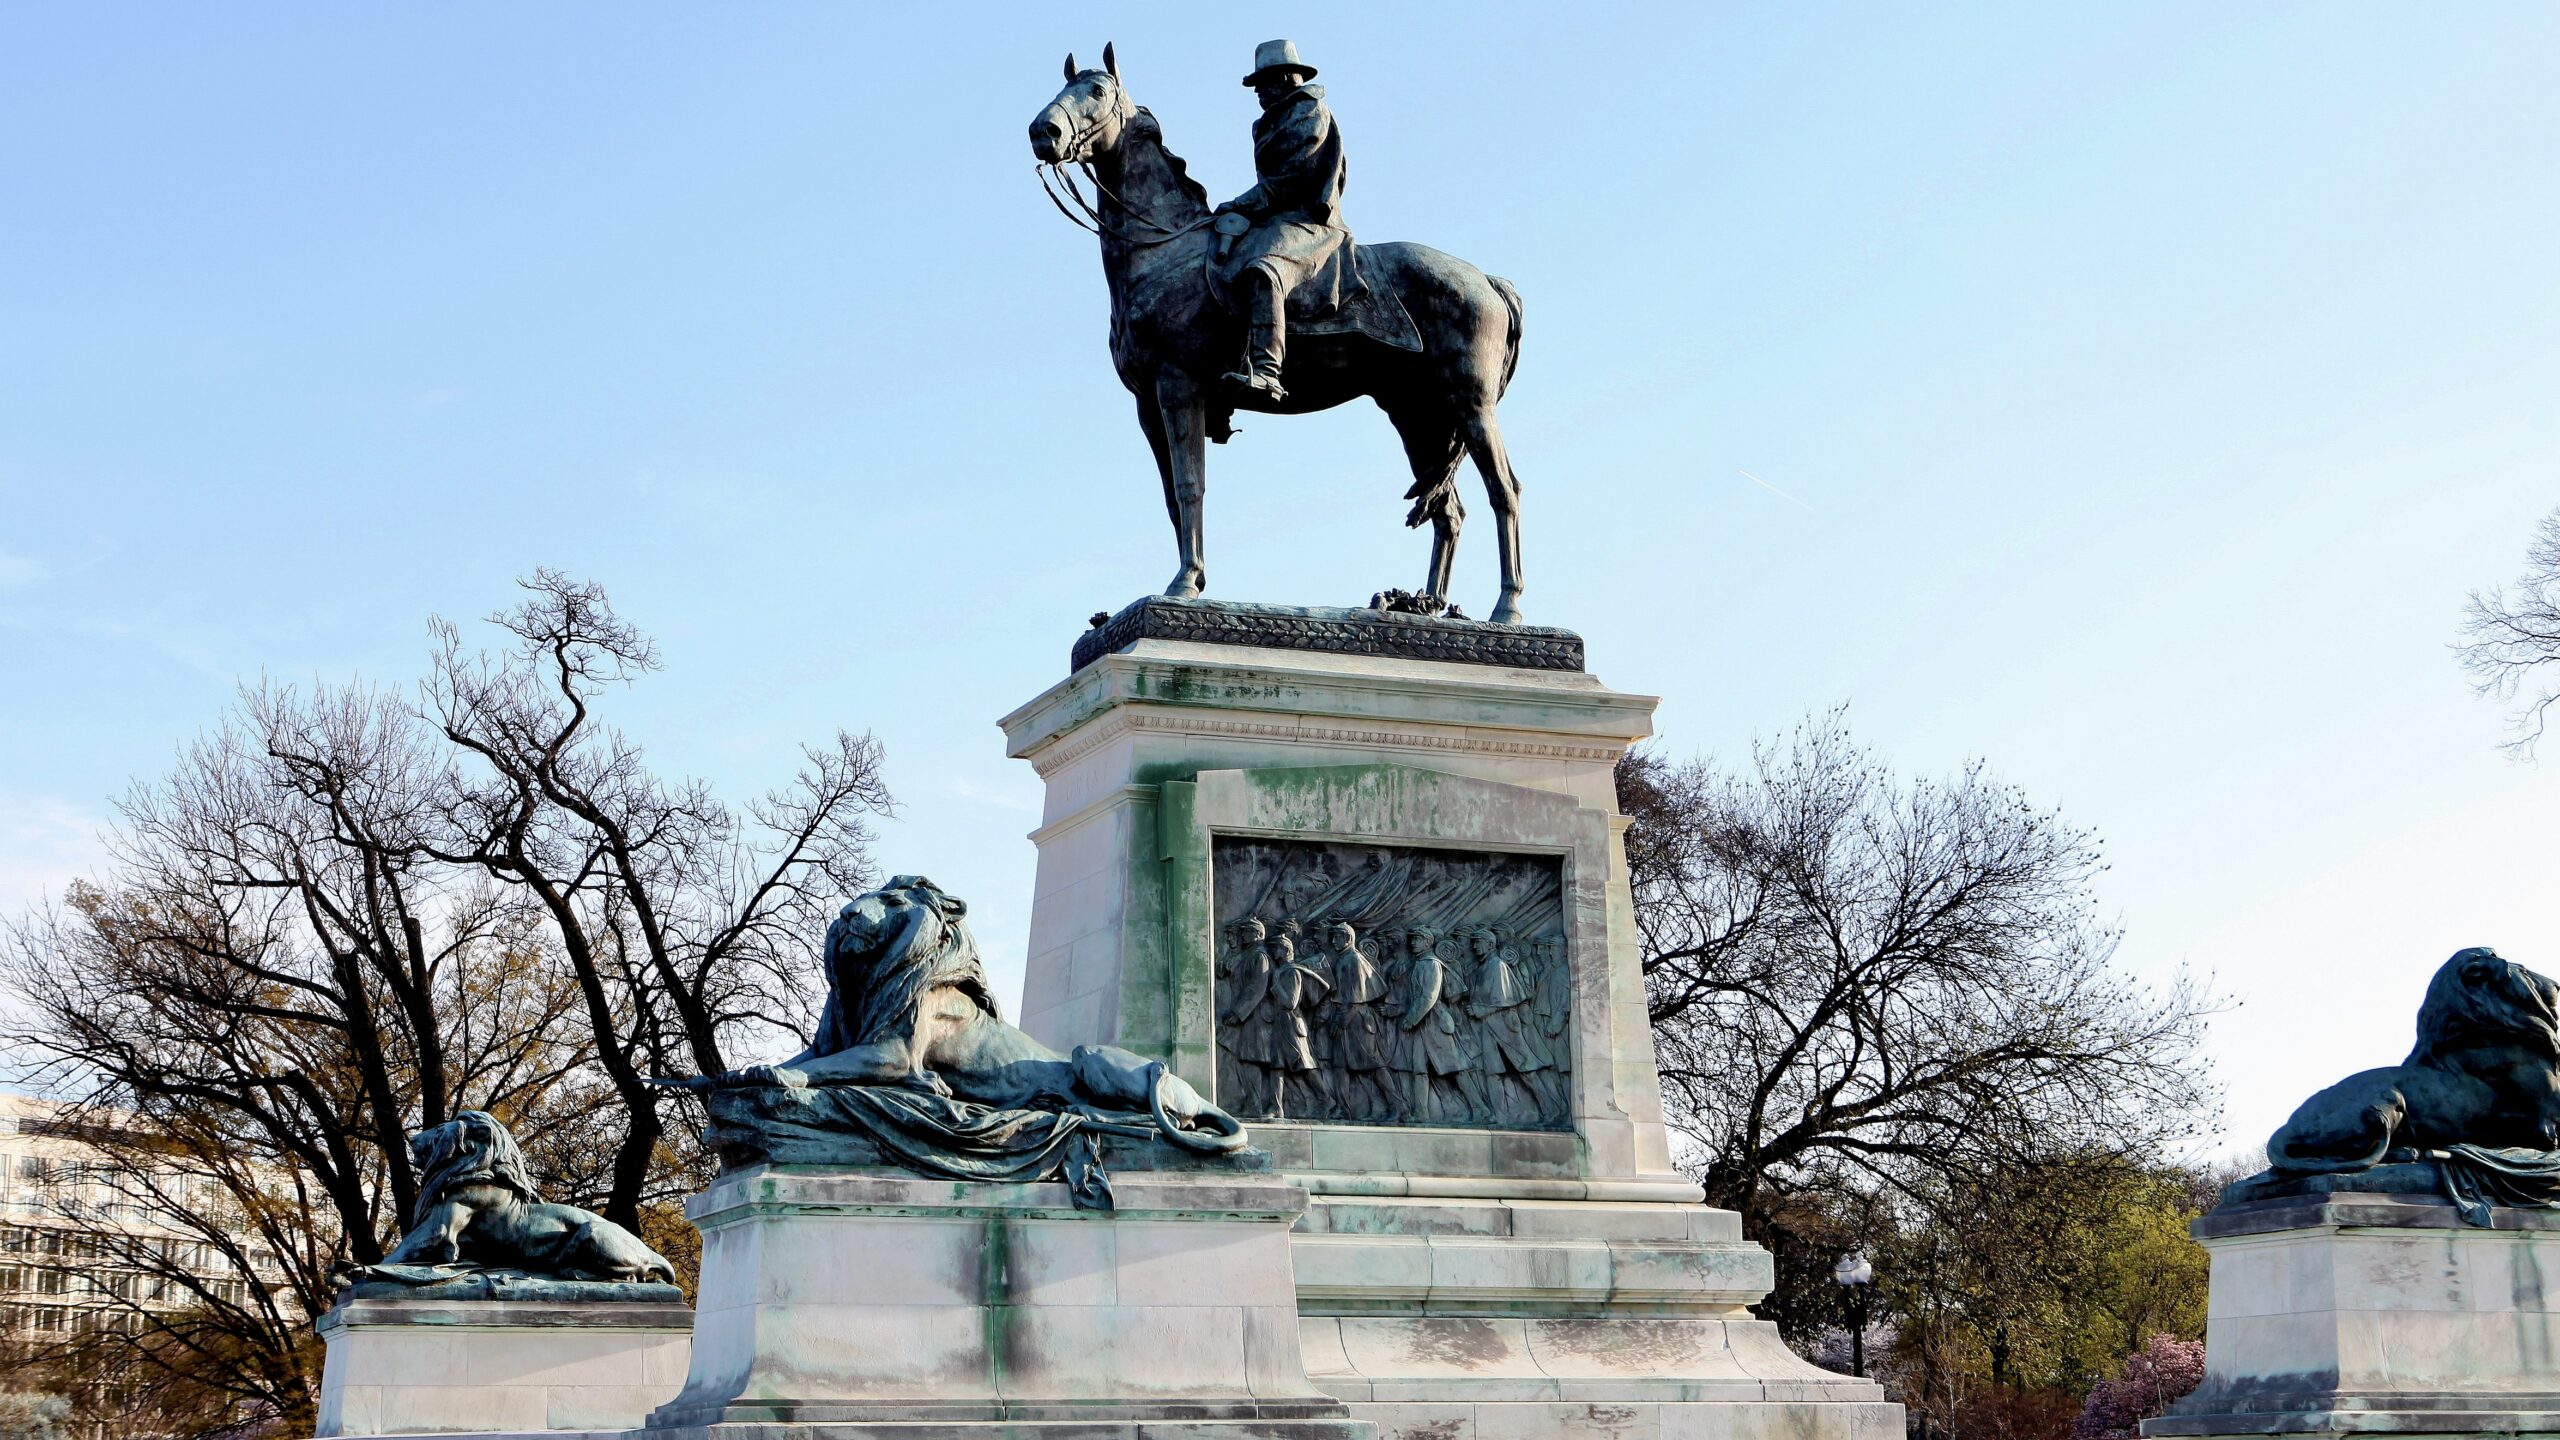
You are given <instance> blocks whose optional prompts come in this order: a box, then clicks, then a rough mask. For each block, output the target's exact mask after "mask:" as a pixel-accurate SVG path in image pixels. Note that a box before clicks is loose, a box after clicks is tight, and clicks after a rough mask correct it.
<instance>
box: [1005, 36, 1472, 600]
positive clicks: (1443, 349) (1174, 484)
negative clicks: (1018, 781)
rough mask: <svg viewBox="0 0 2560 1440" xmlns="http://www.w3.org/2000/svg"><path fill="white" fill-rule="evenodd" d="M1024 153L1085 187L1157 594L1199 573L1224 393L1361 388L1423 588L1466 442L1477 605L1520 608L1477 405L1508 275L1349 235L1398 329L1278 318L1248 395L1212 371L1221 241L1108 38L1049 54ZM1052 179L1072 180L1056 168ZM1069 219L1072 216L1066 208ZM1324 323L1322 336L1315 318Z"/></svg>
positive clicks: (1335, 393)
mask: <svg viewBox="0 0 2560 1440" xmlns="http://www.w3.org/2000/svg"><path fill="white" fill-rule="evenodd" d="M1031 151H1032V154H1033V155H1034V156H1035V157H1036V158H1037V159H1038V160H1039V161H1040V162H1041V164H1042V165H1044V166H1046V167H1049V172H1048V173H1056V174H1063V173H1064V170H1065V167H1067V166H1080V167H1082V168H1083V170H1084V172H1085V174H1086V175H1087V176H1088V177H1089V178H1090V179H1091V181H1092V183H1093V185H1094V188H1095V190H1096V191H1097V192H1098V196H1097V199H1096V200H1094V201H1092V202H1081V201H1080V205H1081V208H1083V209H1084V210H1085V211H1086V217H1085V220H1086V222H1089V223H1086V228H1088V229H1090V230H1093V231H1095V232H1096V233H1097V234H1098V236H1099V237H1100V239H1101V242H1102V269H1103V275H1104V278H1105V279H1106V280H1108V281H1109V283H1110V287H1111V359H1112V364H1113V365H1114V367H1115V368H1117V369H1118V370H1119V372H1120V382H1121V383H1122V384H1124V385H1126V386H1128V387H1129V391H1130V393H1131V394H1132V395H1135V396H1136V397H1137V401H1138V425H1139V428H1140V429H1141V430H1143V431H1144V432H1145V433H1146V437H1147V446H1148V448H1149V449H1151V450H1153V451H1154V452H1155V459H1156V471H1157V474H1158V476H1159V478H1161V479H1162V481H1163V483H1164V502H1165V510H1166V512H1167V513H1168V514H1169V515H1170V516H1171V518H1172V520H1173V534H1174V543H1175V546H1176V548H1177V549H1178V551H1179V552H1180V556H1181V568H1180V569H1178V570H1176V571H1175V572H1174V576H1173V582H1172V583H1171V584H1169V585H1167V586H1165V589H1164V593H1165V594H1167V595H1169V596H1173V597H1176V598H1181V599H1188V598H1190V597H1193V596H1196V595H1198V594H1200V592H1201V589H1202V587H1203V586H1204V585H1205V584H1206V583H1207V569H1206V566H1207V543H1206V540H1205V538H1204V536H1203V533H1202V523H1201V508H1202V503H1203V501H1204V498H1205V496H1206V494H1207V489H1208V469H1207V460H1206V457H1205V453H1204V451H1203V449H1202V443H1203V442H1204V441H1208V440H1216V441H1221V442H1223V441H1224V440H1226V438H1227V436H1228V434H1229V424H1228V422H1229V419H1230V417H1231V416H1232V414H1233V412H1234V411H1235V410H1236V409H1237V408H1239V407H1242V408H1249V409H1257V410H1270V411H1274V412H1277V413H1284V414H1305V413H1308V412H1311V411H1316V410H1328V409H1331V408H1332V407H1334V406H1336V405H1340V404H1343V403H1345V402H1346V401H1350V400H1354V399H1357V398H1359V397H1360V396H1363V395H1366V396H1368V397H1369V398H1370V399H1372V400H1375V401H1377V402H1378V408H1380V409H1382V410H1384V411H1386V412H1387V418H1388V419H1389V420H1390V421H1392V422H1394V424H1395V427H1396V433H1397V434H1398V435H1399V436H1401V437H1403V440H1404V451H1405V459H1406V461H1407V463H1408V464H1410V465H1411V466H1412V468H1413V488H1412V489H1410V490H1408V491H1406V492H1405V495H1406V498H1407V499H1409V500H1411V501H1412V502H1413V508H1412V510H1411V512H1410V513H1408V514H1407V515H1406V516H1405V524H1407V525H1408V526H1418V525H1420V524H1422V523H1423V522H1424V521H1426V520H1428V521H1429V522H1431V568H1430V573H1429V576H1428V578H1427V579H1426V580H1425V581H1424V585H1423V590H1424V594H1425V595H1426V596H1427V597H1430V598H1431V599H1434V600H1439V601H1445V600H1446V599H1447V597H1448V594H1449V571H1450V567H1451V566H1452V565H1453V564H1454V563H1455V561H1456V559H1457V546H1458V526H1459V524H1460V522H1461V521H1462V520H1463V519H1464V518H1465V513H1466V512H1465V509H1464V507H1463V506H1461V505H1460V504H1459V502H1458V488H1457V473H1458V466H1459V463H1460V462H1461V461H1462V460H1464V459H1466V458H1467V457H1469V456H1473V457H1474V459H1475V463H1476V468H1477V470H1478V471H1480V472H1481V473H1482V474H1483V476H1484V485H1485V494H1486V496H1487V498H1488V499H1489V500H1490V502H1491V503H1492V506H1493V514H1494V524H1495V527H1496V535H1497V539H1498V540H1499V543H1500V547H1501V552H1502V557H1501V558H1502V595H1501V599H1500V600H1499V602H1498V603H1496V604H1495V606H1494V608H1493V611H1492V613H1491V614H1490V615H1488V616H1487V617H1486V618H1487V619H1489V620H1492V621H1494V622H1495V623H1498V624H1506V625H1517V624H1519V623H1521V612H1520V584H1521V581H1520V484H1519V481H1518V479H1517V478H1516V477H1515V476H1514V475H1513V473H1512V469H1511V461H1510V458H1509V457H1508V456H1507V455H1506V454H1505V453H1504V452H1503V448H1502V430H1501V427H1500V426H1499V425H1497V424H1496V423H1495V420H1494V405H1495V403H1496V402H1497V401H1499V400H1500V399H1501V398H1502V392H1503V390H1504V389H1505V388H1506V387H1507V386H1509V385H1510V383H1511V374H1512V371H1513V370H1514V369H1515V368H1516V367H1517V366H1518V364H1519V361H1520V294H1519V292H1518V291H1516V290H1514V289H1512V288H1511V284H1510V282H1508V281H1505V280H1501V279H1497V278H1495V277H1494V276H1491V275H1487V274H1485V273H1484V272H1483V271H1481V270H1478V269H1477V268H1475V267H1474V266H1472V265H1469V264H1468V263H1467V262H1465V261H1463V260H1460V259H1458V258H1456V257H1455V256H1451V255H1445V254H1442V253H1441V252H1440V251H1437V250H1434V249H1431V248H1430V247H1428V246H1424V245H1413V244H1406V243H1402V242H1390V243H1387V244H1381V245H1355V246H1352V247H1350V248H1351V249H1352V255H1351V262H1352V264H1353V266H1354V267H1355V273H1356V274H1357V275H1358V276H1359V277H1360V279H1361V281H1362V282H1363V284H1364V285H1365V287H1367V289H1368V290H1370V291H1373V292H1375V298H1376V300H1377V301H1378V302H1379V303H1377V304H1376V305H1375V306H1373V307H1372V308H1373V309H1375V310H1377V311H1382V312H1386V313H1388V314H1391V315H1392V313H1393V311H1392V307H1393V306H1396V305H1400V306H1401V307H1402V311H1403V316H1397V317H1395V324H1394V328H1395V329H1397V330H1402V331H1405V332H1407V336H1409V337H1410V338H1409V339H1408V338H1407V336H1398V337H1395V338H1396V339H1406V341H1407V343H1395V339H1382V338H1380V334H1381V333H1383V332H1384V329H1385V327H1381V326H1367V327H1362V326H1356V325H1354V326H1342V325H1336V326H1331V327H1321V326H1320V327H1317V328H1316V329H1315V330H1311V329H1310V328H1309V327H1307V326H1305V325H1302V324H1299V323H1297V322H1296V321H1295V320H1294V319H1293V321H1292V325H1291V335H1292V339H1291V342H1290V344H1289V347H1288V354H1287V360H1286V368H1285V370H1284V372H1283V378H1284V381H1285V388H1286V390H1287V398H1286V399H1285V400H1282V401H1280V402H1278V403H1277V404H1266V403H1263V402H1262V401H1261V400H1260V399H1258V398H1257V397H1255V396H1253V395H1251V394H1240V393H1238V392H1236V391H1235V390H1233V389H1232V388H1230V387H1227V386H1225V385H1223V384H1222V383H1221V381H1220V379H1219V377H1220V376H1221V375H1223V374H1224V373H1226V372H1228V371H1231V370H1234V369H1235V368H1236V367H1237V357H1238V356H1239V355H1240V354H1241V353H1242V352H1243V348H1244V322H1243V320H1242V319H1241V318H1240V317H1238V316H1237V315H1235V314H1233V313H1230V312H1229V310H1228V309H1227V308H1226V306H1225V305H1224V304H1223V303H1222V302H1221V300H1220V298H1219V296H1218V294H1217V293H1216V291H1215V287H1214V285H1213V282H1212V281H1211V278H1210V274H1211V269H1212V262H1213V260H1214V259H1215V258H1216V255H1217V247H1218V246H1219V244H1220V242H1221V236H1220V234H1219V233H1218V227H1217V226H1216V225H1214V224H1213V221H1214V220H1216V219H1217V217H1215V216H1213V215H1212V214H1211V211H1210V206H1209V198H1208V195H1207V193H1206V192H1205V191H1203V190H1202V188H1201V186H1200V183H1199V182H1198V181H1196V180H1193V179H1192V178H1191V177H1190V174H1189V172H1188V171H1187V170H1186V169H1185V168H1184V165H1183V162H1182V159H1181V157H1179V156H1177V155H1175V154H1174V153H1173V152H1172V151H1170V150H1168V149H1166V148H1165V143H1164V131H1163V129H1162V128H1161V127H1160V126H1158V125H1157V123H1156V118H1155V117H1154V116H1153V115H1151V114H1149V113H1147V111H1146V109H1145V108H1144V107H1143V106H1140V105H1138V104H1137V103H1136V102H1134V101H1132V100H1131V99H1130V98H1129V92H1128V90H1127V88H1126V87H1124V86H1123V85H1122V84H1121V83H1120V66H1119V61H1118V58H1117V57H1116V56H1115V55H1114V54H1113V52H1112V48H1111V47H1110V46H1108V45H1106V46H1104V47H1103V49H1102V68H1101V69H1099V70H1080V69H1078V68H1077V67H1076V59H1075V56H1073V55H1069V56H1068V57H1067V64H1066V87H1065V88H1064V89H1062V90H1060V91H1059V92H1058V95H1057V98H1056V99H1054V100H1051V101H1050V102H1049V103H1048V104H1047V105H1044V106H1042V107H1041V109H1040V113H1039V114H1038V115H1037V116H1035V117H1034V118H1033V119H1032V122H1031ZM1069 190H1070V193H1075V192H1074V189H1073V185H1072V182H1071V181H1070V182H1069ZM1051 198H1052V199H1053V200H1055V199H1056V196H1055V194H1054V192H1053V194H1052V197H1051ZM1060 208H1061V209H1062V210H1063V209H1065V208H1066V207H1065V205H1064V203H1063V202H1061V203H1060ZM1069 218H1076V217H1075V215H1074V213H1073V212H1069ZM1405 316H1409V317H1410V320H1409V321H1408V320H1405V319H1404V318H1403V317H1405ZM1328 328H1329V329H1331V330H1332V331H1333V333H1318V332H1319V331H1321V330H1324V329H1328ZM1409 344H1418V348H1408V345H1409Z"/></svg>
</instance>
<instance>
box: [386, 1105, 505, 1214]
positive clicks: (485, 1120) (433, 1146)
mask: <svg viewBox="0 0 2560 1440" xmlns="http://www.w3.org/2000/svg"><path fill="white" fill-rule="evenodd" d="M409 1155H410V1158H411V1160H412V1161H413V1162H414V1163H415V1164H416V1166H417V1169H418V1172H419V1181H418V1207H417V1214H416V1215H415V1216H413V1217H412V1218H411V1223H412V1224H420V1223H424V1220H425V1217H426V1213H427V1211H428V1209H429V1208H430V1207H432V1206H435V1205H437V1204H439V1203H441V1202H442V1201H443V1200H444V1198H445V1196H447V1195H449V1194H451V1193H452V1192H453V1191H454V1190H456V1189H459V1188H460V1187H462V1186H465V1185H502V1186H505V1187H506V1188H507V1189H510V1190H513V1191H514V1192H516V1194H517V1195H518V1196H519V1197H521V1198H523V1199H525V1200H528V1201H529V1200H532V1199H533V1198H534V1193H533V1177H532V1176H530V1175H528V1174H527V1173H526V1172H525V1168H524V1152H523V1151H522V1150H520V1149H518V1148H516V1140H515V1137H514V1136H513V1135H510V1134H508V1133H507V1127H506V1126H504V1125H501V1124H499V1123H498V1121H497V1118H496V1117H495V1116H492V1115H490V1114H489V1113H488V1112H487V1111H485V1110H465V1111H463V1112H462V1113H461V1114H459V1115H456V1116H454V1117H453V1118H452V1119H450V1120H447V1121H446V1122H444V1123H443V1124H441V1125H438V1126H434V1127H433V1128H430V1129H426V1130H421V1131H419V1132H418V1133H417V1134H416V1135H414V1136H412V1137H410V1140H409Z"/></svg>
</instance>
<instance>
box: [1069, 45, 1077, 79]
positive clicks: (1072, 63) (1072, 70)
mask: <svg viewBox="0 0 2560 1440" xmlns="http://www.w3.org/2000/svg"><path fill="white" fill-rule="evenodd" d="M1067 78H1068V79H1070V80H1073V79H1074V78H1076V52H1074V51H1073V50H1070V51H1068V52H1067Z"/></svg>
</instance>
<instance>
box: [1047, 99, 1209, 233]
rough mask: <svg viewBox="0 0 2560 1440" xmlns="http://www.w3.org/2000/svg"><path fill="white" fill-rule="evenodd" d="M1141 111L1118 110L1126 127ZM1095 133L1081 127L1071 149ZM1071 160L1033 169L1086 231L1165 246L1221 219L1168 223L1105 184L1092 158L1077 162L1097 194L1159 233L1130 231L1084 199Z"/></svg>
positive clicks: (1069, 140) (1051, 196)
mask: <svg viewBox="0 0 2560 1440" xmlns="http://www.w3.org/2000/svg"><path fill="white" fill-rule="evenodd" d="M1116 93H1118V94H1119V96H1120V99H1121V102H1122V104H1124V105H1126V104H1127V101H1128V92H1127V91H1118V92H1116ZM1141 113H1143V112H1141V111H1140V110H1139V109H1138V107H1136V106H1134V105H1130V106H1128V108H1127V109H1125V110H1119V111H1117V114H1118V118H1119V120H1120V123H1121V126H1122V128H1123V129H1124V130H1125V129H1126V128H1127V126H1128V125H1129V124H1130V122H1131V121H1133V120H1134V119H1135V118H1136V117H1137V116H1138V115H1139V114H1141ZM1091 133H1093V131H1092V127H1091V126H1089V125H1085V126H1080V127H1079V128H1078V130H1077V131H1076V133H1075V134H1073V135H1071V136H1069V137H1067V146H1068V149H1069V150H1070V151H1072V150H1074V149H1076V148H1079V147H1080V146H1081V145H1082V144H1083V142H1084V138H1085V136H1087V135H1089V134H1091ZM1068 163H1069V162H1066V161H1063V160H1062V161H1059V162H1057V163H1055V164H1044V163H1040V162H1037V161H1035V162H1033V164H1032V167H1031V168H1032V170H1033V172H1034V173H1036V174H1037V175H1039V177H1040V191H1041V193H1042V194H1044V195H1047V196H1048V197H1049V203H1050V204H1052V205H1055V206H1056V207H1058V213H1059V214H1061V215H1064V216H1066V217H1067V223H1068V224H1070V225H1073V226H1075V227H1076V228H1077V229H1079V230H1082V231H1084V232H1085V233H1086V234H1089V235H1098V236H1103V237H1106V238H1109V239H1113V240H1117V241H1119V242H1120V243H1122V244H1124V245H1134V246H1140V247H1144V246H1149V245H1162V244H1164V243H1165V242H1166V241H1168V240H1175V239H1179V238H1181V237H1182V236H1185V235H1188V234H1190V233H1191V232H1192V231H1194V230H1197V229H1199V228H1200V227H1201V226H1203V225H1206V224H1208V223H1209V222H1210V221H1212V220H1215V219H1217V218H1218V217H1217V216H1216V215H1214V214H1212V215H1203V216H1201V217H1200V218H1199V219H1197V220H1194V221H1192V222H1191V223H1189V224H1187V225H1170V226H1169V225H1166V224H1164V223H1162V222H1160V221H1158V220H1156V219H1155V218H1153V217H1152V216H1150V215H1148V214H1147V213H1146V212H1144V211H1142V210H1140V209H1139V208H1138V207H1137V206H1135V205H1132V204H1130V203H1129V202H1128V201H1127V200H1126V199H1124V198H1122V197H1121V194H1120V192H1119V191H1117V190H1114V189H1112V188H1111V187H1110V186H1108V185H1105V184H1103V183H1102V173H1101V172H1100V171H1099V170H1097V169H1095V168H1094V164H1093V162H1092V161H1090V160H1083V161H1077V162H1074V163H1076V164H1077V165H1078V167H1079V168H1081V169H1082V170H1083V171H1084V178H1086V179H1087V180H1090V181H1092V182H1093V188H1094V192H1095V193H1096V194H1098V195H1100V196H1102V197H1103V198H1104V199H1107V200H1109V201H1111V203H1113V204H1115V205H1117V206H1119V207H1120V213H1121V214H1123V215H1125V216H1127V217H1128V218H1129V219H1131V220H1134V221H1136V222H1138V223H1139V224H1141V225H1144V226H1145V227H1147V228H1148V229H1150V230H1153V231H1154V232H1156V233H1155V237H1154V238H1153V239H1147V238H1144V237H1141V236H1137V235H1132V234H1130V233H1129V232H1128V231H1127V230H1125V229H1122V228H1121V227H1119V226H1116V225H1113V224H1112V223H1111V219H1110V216H1109V215H1107V214H1105V213H1104V211H1103V209H1102V207H1101V204H1100V202H1098V201H1093V200H1087V199H1085V198H1084V192H1083V191H1081V190H1079V189H1077V188H1076V181H1075V177H1074V176H1072V175H1070V174H1068V173H1067V165H1068ZM1053 175H1054V176H1055V179H1054V181H1053V180H1052V178H1051V177H1052V176H1053ZM1062 187H1063V188H1064V189H1065V190H1066V192H1067V194H1066V199H1060V198H1059V196H1058V191H1059V189H1060V188H1062ZM1068 200H1072V201H1074V202H1075V209H1073V210H1070V209H1068V208H1067V201H1068Z"/></svg>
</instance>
